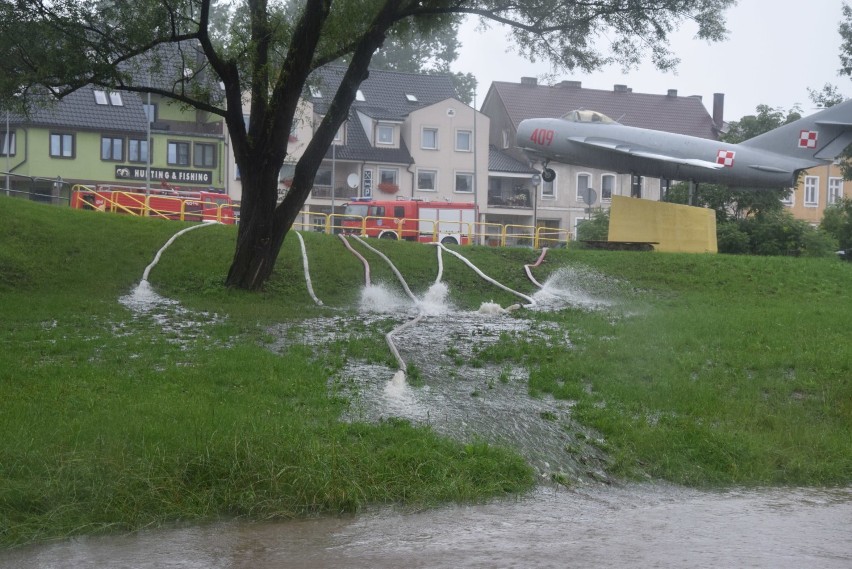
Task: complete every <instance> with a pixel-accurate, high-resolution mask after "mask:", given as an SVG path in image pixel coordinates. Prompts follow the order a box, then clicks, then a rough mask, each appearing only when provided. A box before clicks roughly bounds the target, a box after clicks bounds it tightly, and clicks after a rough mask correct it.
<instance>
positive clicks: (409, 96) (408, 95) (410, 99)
mask: <svg viewBox="0 0 852 569" xmlns="http://www.w3.org/2000/svg"><path fill="white" fill-rule="evenodd" d="M405 99H406V100H407V101H408V102H409V103H416V102H417V96H416V95H412V94H411V93H406V94H405Z"/></svg>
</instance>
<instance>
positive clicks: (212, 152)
mask: <svg viewBox="0 0 852 569" xmlns="http://www.w3.org/2000/svg"><path fill="white" fill-rule="evenodd" d="M192 163H193V165H194V166H195V167H196V168H215V167H216V145H215V144H206V143H201V142H196V143H195V153H194V154H193V162H192Z"/></svg>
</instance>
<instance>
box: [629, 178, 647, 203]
mask: <svg viewBox="0 0 852 569" xmlns="http://www.w3.org/2000/svg"><path fill="white" fill-rule="evenodd" d="M644 186H645V178H643V177H642V176H630V197H631V198H641V197H642V188H643V187H644Z"/></svg>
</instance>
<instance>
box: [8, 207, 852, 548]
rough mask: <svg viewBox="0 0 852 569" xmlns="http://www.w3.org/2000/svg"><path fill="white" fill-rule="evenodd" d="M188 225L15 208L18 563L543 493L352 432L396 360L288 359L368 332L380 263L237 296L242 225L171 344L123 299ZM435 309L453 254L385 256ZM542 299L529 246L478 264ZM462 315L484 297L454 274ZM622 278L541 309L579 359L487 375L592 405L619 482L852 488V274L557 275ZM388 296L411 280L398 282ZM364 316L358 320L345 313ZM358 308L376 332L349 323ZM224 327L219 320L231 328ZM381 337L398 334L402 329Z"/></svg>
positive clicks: (203, 233) (568, 259)
mask: <svg viewBox="0 0 852 569" xmlns="http://www.w3.org/2000/svg"><path fill="white" fill-rule="evenodd" d="M181 227H182V225H181V224H178V223H176V222H167V221H162V222H161V221H154V220H140V219H128V218H123V217H120V216H109V215H104V214H98V213H96V212H81V211H71V210H66V209H61V208H55V207H49V206H43V205H37V204H32V203H29V202H25V201H20V200H13V199H9V198H3V197H0V433H2V434H3V435H2V437H0V441H1V442H0V546H9V545H14V544H18V543H23V542H28V541H34V540H46V539H53V538H57V537H65V536H69V535H74V534H79V533H94V532H100V531H122V530H129V529H134V528H140V527H146V526H152V525H158V524H162V523H166V522H173V521H181V522H188V521H189V522H191V521H201V520H210V519H216V518H220V517H232V516H244V517H249V518H270V517H292V516H300V515H306V514H313V513H334V512H341V511H353V510H356V509H358V508H359V507H361V506H362V505H364V504H367V503H382V502H399V503H405V504H414V505H429V504H434V503H437V502H441V501H446V500H478V499H484V498H487V497H490V496H495V495H501V494H505V493H514V492H522V491H524V490H526V489H528V488H530V487H531V485H532V484H533V483H534V477H533V473H532V471H531V469H530V468H529V467H528V466H527V465H526V464H525V463H524V462H523V461H522V460H521V459H520V458H519V457H518V456H516V455H515V454H513V453H512V452H509V451H507V450H504V449H500V448H494V447H491V446H487V445H483V444H468V445H463V444H458V443H455V442H451V441H448V440H446V439H442V438H439V437H438V436H436V435H435V434H433V433H432V432H430V431H429V430H427V429H420V428H414V427H412V426H410V425H409V424H407V423H406V422H404V421H397V420H388V421H385V422H383V423H381V424H376V425H368V424H346V423H343V422H340V421H339V420H338V418H339V416H340V413H341V411H342V410H343V409H344V407H345V404H346V402H345V401H342V400H340V398H337V397H334V396H333V395H332V394H330V393H329V390H328V387H327V386H328V379H329V377H330V376H331V375H332V374H334V372H335V371H336V370H337V369H339V368H340V366H341V365H342V363H343V361H345V359H346V358H351V357H359V358H364V359H373V360H378V361H383V362H385V363H387V364H388V365H392V363H393V360H392V358H391V356H390V354H389V353H387V350H386V348H384V345H383V344H382V342H381V341H374V342H357V343H353V344H352V345H335V346H334V347H333V349H330V350H328V351H327V352H325V353H319V354H317V353H315V352H313V351H311V350H309V349H308V348H293V349H288V350H286V351H285V352H284V353H283V354H280V355H279V354H273V353H272V352H270V351H269V350H268V349H266V348H265V347H264V343H265V342H266V341H267V340H268V338H267V337H266V331H265V330H266V326H267V325H270V324H276V323H281V322H284V323H286V322H290V321H294V320H301V319H304V318H307V317H311V316H317V315H327V314H328V313H329V311H331V310H334V311H335V312H334V313H335V314H352V315H353V320H355V319H356V317H355V316H354V307H355V305H356V303H357V299H358V295H359V292H360V290H359V289H360V286H359V285H360V284H361V283H363V270H362V267H361V264H360V262H359V261H357V260H356V259H354V258H353V257H352V256H351V255H348V254H346V253H345V250H344V249H343V247H342V245H341V244H340V243H339V241H338V240H337V239H335V238H332V237H329V236H324V235H319V234H315V233H308V234H305V235H304V237H305V240H306V242H307V247H308V250H309V252H310V263H311V275H312V277H313V282H314V288H315V290H316V292H317V295H318V296H319V297H320V298H321V299H323V301H324V302H325V304H326V305H327V307H316V306H314V304H313V303H312V301H311V299H310V297H309V295H308V293H307V290H306V287H305V283H304V279H303V276H302V265H301V257H300V256H299V250H298V241H297V240H296V239H294V238H288V239H287V240H286V242H285V245H284V249H283V251H282V255H281V258H280V261H279V263H278V266H277V269H276V274H275V275H274V278H273V279H272V280H271V281H270V283H269V285H268V286H267V288H266V290H265V291H264V292H263V293H257V294H251V293H245V292H242V291H235V290H229V289H225V288H224V287H223V286H222V282H223V277H224V274H225V272H226V270H227V267H228V264H229V262H230V259H231V255H232V252H233V240H234V229H233V228H230V227H221V226H216V227H208V228H204V229H199V230H197V231H192V232H190V233H188V234H186V235H185V236H183V237H181V238H180V239H178V240H177V241H176V242H175V244H174V245H173V246H172V247H171V248H170V249H169V250H168V251H167V253H166V254H165V255H164V257H163V259H162V260H161V262H160V264H159V265H158V266H157V267H156V268H155V270H154V271H153V272H152V274H151V278H150V280H151V283H152V285H153V286H154V288H155V289H156V290H157V291H158V292H159V293H160V294H162V295H164V296H167V297H169V298H174V299H177V300H179V301H180V303H181V305H182V306H184V307H186V308H187V309H190V310H192V311H194V312H193V314H199V313H204V314H206V315H207V316H206V317H204V318H206V320H205V319H204V318H202V320H201V321H199V322H197V323H195V322H191V321H190V322H188V328H189V329H190V330H193V331H194V332H195V334H194V335H193V334H187V333H186V332H185V331H184V332H183V333H182V334H177V333H171V332H169V331H163V330H162V329H161V328H158V327H157V326H155V325H154V324H153V323H152V322H150V321H147V320H144V319H135V318H134V317H133V315H132V313H131V312H130V311H129V310H127V309H126V308H124V307H123V306H122V305H121V304H119V302H118V298H119V297H121V296H122V295H125V294H127V293H128V292H129V291H130V290H132V289H133V287H134V286H135V284H136V283H137V282H138V281H139V279H140V277H141V274H142V271H143V269H144V268H145V266H146V265H147V264H148V263H149V262H150V260H151V259H152V258H153V255H154V253H155V252H156V251H157V250H158V249H159V248H160V247H161V246H162V244H163V243H165V241H166V240H167V239H168V238H169V237H170V236H171V235H172V234H173V233H174V232H175V231H177V230H178V229H180V228H181ZM372 244H373V245H375V246H377V247H379V248H381V250H383V251H384V252H385V253H386V254H387V255H388V256H390V257H391V258H392V259H393V260H394V262H395V263H396V264H397V266H398V267H399V269H400V271H401V272H402V273H403V274H404V275H405V277H406V279H407V280H408V282H409V284H410V285H411V287H412V289H413V290H414V291H415V293H418V294H420V293H422V292H424V291H425V290H426V288H427V287H428V286H429V284H431V283H432V281H433V280H434V278H435V271H436V269H435V266H436V263H435V259H434V256H435V251H434V248H432V247H428V246H422V245H417V244H409V243H397V242H387V241H381V242H378V243H376V242H372ZM464 253H465V255H466V256H468V257H469V258H471V260H472V261H473V262H474V263H476V264H477V266H480V267H482V268H484V269H485V270H486V272H487V273H488V274H489V275H490V276H492V277H494V278H496V279H498V280H499V281H501V282H503V283H504V284H506V285H508V286H510V287H513V288H515V289H516V290H521V291H526V292H531V289H532V287H531V285H530V283H529V282H528V281H527V280H526V277H525V276H524V274H523V270H522V265H523V264H524V263H530V262H533V261H535V259H536V258H537V256H538V255H537V252H535V251H532V250H529V249H494V248H485V247H473V248H465V249H464ZM444 261H445V264H446V265H447V268H446V270H445V280H446V281H447V283H448V284H449V287H450V291H451V294H452V301H453V302H454V303H455V304H456V305H457V306H460V307H462V308H476V307H477V306H478V305H479V302H481V301H482V299H483V295H484V294H487V295H488V298H489V299H493V300H494V301H495V302H499V303H501V304H503V305H504V306H505V305H507V304H510V303H512V302H515V301H516V300H517V299H516V298H515V297H514V296H512V295H510V294H508V293H504V292H501V291H498V290H496V289H494V288H493V287H489V288H488V290H487V292H484V287H486V286H487V285H485V284H484V283H483V281H481V280H480V279H479V278H478V277H476V276H475V275H474V274H473V273H472V272H471V271H469V270H465V269H464V268H463V266H462V265H461V262H460V261H458V260H456V259H454V258H452V257H450V256H447V255H445V256H444ZM561 267H583V268H585V269H588V270H591V271H595V272H596V273H597V274H601V275H605V276H607V277H608V278H609V279H610V281H611V284H610V285H608V288H607V291H608V294H611V295H613V296H614V297H615V298H616V300H617V305H618V309H617V310H616V309H613V310H604V311H587V310H562V311H559V312H554V313H523V314H518V317H522V318H537V319H543V320H551V321H554V322H557V323H559V325H560V326H561V327H562V328H564V329H565V330H567V331H568V333H569V334H570V337H571V339H572V344H573V348H572V349H566V350H553V349H546V348H544V347H543V346H542V345H540V344H537V343H535V342H527V341H518V340H517V339H516V338H515V339H509V338H507V339H506V341H505V342H503V344H501V345H498V346H497V347H495V348H494V349H491V350H489V351H488V352H487V353H484V354H481V357H485V358H488V359H489V360H491V361H495V362H501V361H507V362H508V361H513V362H517V363H520V364H522V365H524V366H526V367H527V368H528V369H529V370H530V375H531V379H530V390H531V392H532V393H535V394H552V395H553V396H555V397H557V398H565V399H572V400H575V401H577V404H576V406H575V407H574V409H575V416H576V417H577V418H579V419H580V420H581V421H582V422H584V423H585V424H587V425H589V426H591V427H594V428H596V429H598V430H599V431H600V432H601V433H602V434H603V436H604V437H605V440H606V450H607V451H608V453H609V454H610V456H611V460H612V474H614V475H616V476H622V477H625V478H642V477H647V476H650V477H656V478H664V479H667V480H671V481H675V482H679V483H685V484H691V485H699V486H701V485H729V484H743V485H756V484H774V485H793V484H796V485H824V484H831V485H846V484H850V483H852V373H851V372H850V364H851V363H852V343H850V342H849V330H850V329H852V324H850V322H852V264H849V263H842V262H840V261H835V260H824V259H823V260H819V259H792V258H755V257H727V256H721V255H718V256H696V255H666V254H637V253H613V252H594V251H576V250H558V251H552V252H551V253H549V255H548V258H547V261H546V262H545V264H544V265H543V266H542V267H540V268H538V269H536V277H537V278H538V279H539V280H543V279H544V278H546V277H547V276H548V274H550V273H552V272H554V271H556V270H558V269H559V268H561ZM373 271H374V280H383V279H386V280H391V277H390V272H389V270H388V269H386V268H385V267H384V266H383V265H382V264H381V263H379V262H376V263H374V264H373ZM341 309H343V311H341ZM347 311H351V312H347ZM214 313H215V316H214ZM376 338H379V339H380V338H381V336H380V335H379V334H378V333H377V334H376Z"/></svg>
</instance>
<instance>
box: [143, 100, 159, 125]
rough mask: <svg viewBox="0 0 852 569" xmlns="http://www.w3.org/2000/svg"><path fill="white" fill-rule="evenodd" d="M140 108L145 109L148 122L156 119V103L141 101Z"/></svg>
mask: <svg viewBox="0 0 852 569" xmlns="http://www.w3.org/2000/svg"><path fill="white" fill-rule="evenodd" d="M142 110H143V111H145V116H146V117H148V122H149V123H150V122H156V121H157V105H154V104H151V105H148V104H146V103H142Z"/></svg>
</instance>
